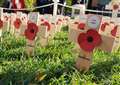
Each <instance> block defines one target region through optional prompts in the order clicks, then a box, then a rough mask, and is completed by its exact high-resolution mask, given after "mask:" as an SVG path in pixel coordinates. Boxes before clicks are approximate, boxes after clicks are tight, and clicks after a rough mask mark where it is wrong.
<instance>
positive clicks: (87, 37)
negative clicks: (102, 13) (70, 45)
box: [78, 29, 102, 52]
mask: <svg viewBox="0 0 120 85" xmlns="http://www.w3.org/2000/svg"><path fill="white" fill-rule="evenodd" d="M101 42H102V39H101V36H100V35H99V34H98V32H97V31H96V30H94V29H89V30H88V31H87V33H80V34H79V36H78V44H79V45H80V47H81V48H82V49H83V50H85V51H88V52H91V51H93V49H94V48H95V47H96V46H99V45H100V44H101Z"/></svg>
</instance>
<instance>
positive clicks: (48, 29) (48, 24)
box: [41, 21, 51, 31]
mask: <svg viewBox="0 0 120 85" xmlns="http://www.w3.org/2000/svg"><path fill="white" fill-rule="evenodd" d="M41 25H44V26H47V31H50V29H51V25H50V23H49V22H47V21H45V22H43V23H42V24H41Z"/></svg>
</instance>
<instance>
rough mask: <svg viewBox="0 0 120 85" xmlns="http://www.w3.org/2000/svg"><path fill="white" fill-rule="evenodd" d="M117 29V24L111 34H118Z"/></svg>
mask: <svg viewBox="0 0 120 85" xmlns="http://www.w3.org/2000/svg"><path fill="white" fill-rule="evenodd" d="M117 29H118V26H115V27H114V29H113V30H112V31H111V35H112V36H113V37H115V36H116V33H117Z"/></svg>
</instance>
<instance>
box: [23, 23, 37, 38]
mask: <svg viewBox="0 0 120 85" xmlns="http://www.w3.org/2000/svg"><path fill="white" fill-rule="evenodd" d="M37 32H38V26H37V25H36V24H35V23H28V25H27V29H26V30H25V37H26V38H27V39H29V40H34V39H35V37H36V34H37Z"/></svg>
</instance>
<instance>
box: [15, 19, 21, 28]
mask: <svg viewBox="0 0 120 85" xmlns="http://www.w3.org/2000/svg"><path fill="white" fill-rule="evenodd" d="M21 23H22V22H21V20H20V19H19V18H17V19H16V20H15V21H14V26H15V28H16V29H19V28H20V25H21Z"/></svg>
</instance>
